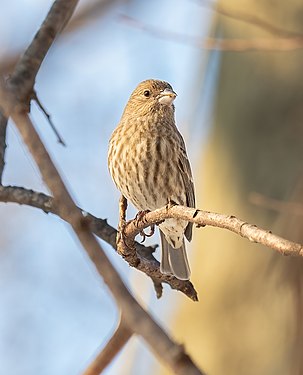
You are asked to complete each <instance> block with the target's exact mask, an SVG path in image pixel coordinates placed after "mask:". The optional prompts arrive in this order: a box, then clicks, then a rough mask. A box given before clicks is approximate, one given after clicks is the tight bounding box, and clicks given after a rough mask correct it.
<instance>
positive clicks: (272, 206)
mask: <svg viewBox="0 0 303 375" xmlns="http://www.w3.org/2000/svg"><path fill="white" fill-rule="evenodd" d="M248 199H249V201H250V202H251V203H252V204H254V205H256V206H259V207H263V208H266V209H268V210H272V211H275V212H279V213H284V214H285V213H290V214H293V215H300V216H302V215H303V204H302V203H300V202H291V201H282V200H279V199H274V198H270V197H267V196H265V195H263V194H260V193H256V192H253V193H250V194H249V197H248Z"/></svg>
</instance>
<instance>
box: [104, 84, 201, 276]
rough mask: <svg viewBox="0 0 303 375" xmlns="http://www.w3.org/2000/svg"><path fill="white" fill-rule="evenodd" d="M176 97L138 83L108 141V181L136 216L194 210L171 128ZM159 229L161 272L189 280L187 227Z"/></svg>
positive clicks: (179, 144) (176, 222)
mask: <svg viewBox="0 0 303 375" xmlns="http://www.w3.org/2000/svg"><path fill="white" fill-rule="evenodd" d="M176 96H177V94H176V93H175V92H174V91H173V89H172V87H171V85H170V84H169V83H167V82H164V81H158V80H153V79H150V80H146V81H143V82H141V83H140V84H139V85H138V86H137V88H136V89H135V90H134V91H133V93H132V94H131V96H130V98H129V100H128V103H127V105H126V107H125V109H124V112H123V115H122V118H121V120H120V122H119V124H118V126H117V128H116V129H115V131H114V132H113V134H112V136H111V139H110V143H109V151H108V166H109V171H110V174H111V176H112V179H113V180H114V182H115V184H116V186H117V188H118V189H119V190H120V192H121V193H122V194H123V195H124V196H125V197H126V198H127V199H128V200H129V201H130V202H132V204H133V205H134V206H135V207H136V208H137V209H138V210H140V211H145V210H150V211H152V210H155V209H157V208H160V207H163V206H165V205H166V204H167V203H169V202H175V203H177V204H180V205H183V206H187V207H195V193H194V184H193V180H192V173H191V168H190V164H189V161H188V158H187V154H186V149H185V143H184V140H183V138H182V136H181V134H180V133H179V131H178V129H177V127H176V125H175V116H174V112H175V108H174V104H173V101H174V99H175V98H176ZM159 228H160V235H161V242H162V259H161V268H160V269H161V272H162V273H164V274H173V275H175V276H176V277H177V278H178V279H181V280H188V279H189V277H190V268H189V264H188V260H187V255H186V250H185V244H184V235H185V237H186V238H187V239H188V241H190V240H191V238H192V223H188V222H187V221H184V220H181V219H166V220H165V221H164V222H163V223H161V224H159Z"/></svg>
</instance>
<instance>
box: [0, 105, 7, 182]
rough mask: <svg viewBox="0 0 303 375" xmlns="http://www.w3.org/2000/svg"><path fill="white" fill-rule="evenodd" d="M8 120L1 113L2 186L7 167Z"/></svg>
mask: <svg viewBox="0 0 303 375" xmlns="http://www.w3.org/2000/svg"><path fill="white" fill-rule="evenodd" d="M6 128H7V118H6V117H5V116H4V115H3V114H2V113H1V112H0V184H2V176H3V171H4V166H5V159H4V158H5V150H6Z"/></svg>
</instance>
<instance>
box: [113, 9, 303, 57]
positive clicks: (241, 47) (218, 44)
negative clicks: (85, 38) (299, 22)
mask: <svg viewBox="0 0 303 375" xmlns="http://www.w3.org/2000/svg"><path fill="white" fill-rule="evenodd" d="M120 19H121V20H122V21H123V22H125V23H126V24H128V25H129V26H132V27H135V28H137V29H139V30H141V31H145V32H147V33H149V34H151V35H153V36H155V37H156V38H160V39H167V40H171V41H174V42H177V43H181V44H186V45H192V46H194V47H196V48H201V49H205V50H218V51H232V52H248V51H280V52H282V51H294V50H297V49H302V48H303V37H302V36H300V37H299V36H298V37H288V38H286V37H282V38H253V39H241V38H234V39H216V38H205V39H201V38H200V37H195V36H190V35H184V34H180V33H176V32H173V31H169V30H163V29H159V28H158V27H154V26H152V25H146V24H145V23H143V22H141V21H139V20H138V19H135V18H132V17H129V16H127V15H125V14H123V15H121V16H120Z"/></svg>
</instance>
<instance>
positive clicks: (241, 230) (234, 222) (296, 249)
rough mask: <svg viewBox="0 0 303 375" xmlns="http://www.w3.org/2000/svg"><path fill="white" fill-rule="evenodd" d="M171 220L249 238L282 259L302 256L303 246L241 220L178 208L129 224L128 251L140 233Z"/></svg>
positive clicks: (151, 214)
mask: <svg viewBox="0 0 303 375" xmlns="http://www.w3.org/2000/svg"><path fill="white" fill-rule="evenodd" d="M169 218H179V219H183V220H187V221H190V222H192V223H195V224H197V227H205V226H207V225H209V226H213V227H217V228H222V229H227V230H230V231H231V232H234V233H236V234H238V235H240V236H241V237H244V238H247V239H248V240H249V241H251V242H256V243H259V244H262V245H264V246H267V247H270V248H271V249H273V250H276V251H278V252H279V253H281V254H283V255H293V256H303V246H302V245H301V244H299V243H296V242H292V241H289V240H286V239H285V238H282V237H279V236H277V235H275V234H273V233H271V232H270V231H268V230H265V229H262V228H258V227H257V226H256V225H254V224H249V223H247V222H245V221H243V220H241V219H238V218H236V217H235V216H233V215H223V214H218V213H215V212H208V211H202V210H199V209H195V208H189V207H183V206H177V205H168V206H166V207H162V208H160V209H158V210H155V211H152V212H148V213H146V214H144V215H143V216H142V217H140V218H139V219H136V220H131V221H129V222H128V223H127V224H126V226H125V228H124V234H125V237H126V239H127V242H126V244H127V245H128V246H129V247H131V246H133V241H134V238H135V236H136V235H137V234H138V233H140V231H141V230H143V229H144V228H147V227H149V226H150V225H152V224H156V223H159V222H161V221H163V220H165V219H169ZM121 246H122V245H121Z"/></svg>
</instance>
